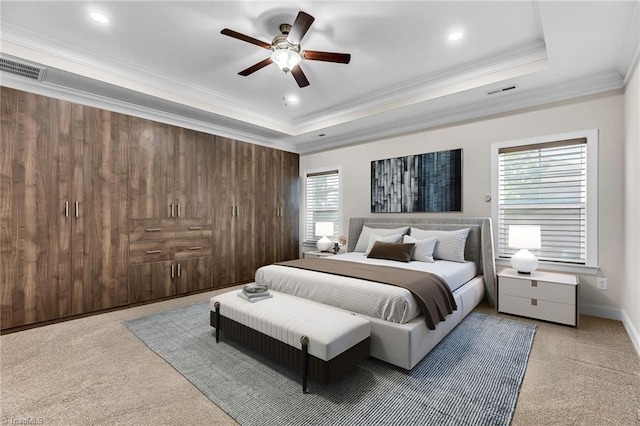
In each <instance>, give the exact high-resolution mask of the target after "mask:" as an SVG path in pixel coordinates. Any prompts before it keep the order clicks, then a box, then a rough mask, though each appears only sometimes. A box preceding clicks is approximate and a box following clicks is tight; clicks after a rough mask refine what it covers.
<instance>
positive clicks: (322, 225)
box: [316, 222, 333, 251]
mask: <svg viewBox="0 0 640 426" xmlns="http://www.w3.org/2000/svg"><path fill="white" fill-rule="evenodd" d="M329 235H333V222H316V237H322V238H320V239H319V240H318V242H317V243H316V247H318V250H320V251H329V250H331V248H332V247H333V243H332V242H331V240H330V239H329V238H327V237H328V236H329Z"/></svg>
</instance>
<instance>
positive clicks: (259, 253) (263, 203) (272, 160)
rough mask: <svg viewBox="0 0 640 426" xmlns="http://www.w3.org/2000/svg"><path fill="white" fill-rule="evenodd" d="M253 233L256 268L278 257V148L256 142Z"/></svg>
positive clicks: (279, 164)
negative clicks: (254, 220)
mask: <svg viewBox="0 0 640 426" xmlns="http://www.w3.org/2000/svg"><path fill="white" fill-rule="evenodd" d="M255 150H256V182H255V193H256V202H255V217H256V223H255V236H256V268H259V267H260V266H264V265H269V264H272V263H274V262H277V261H278V259H279V254H278V251H279V244H280V242H279V240H280V238H281V236H280V206H281V204H280V203H279V196H278V194H279V192H280V191H279V189H278V180H279V174H280V167H281V163H280V160H281V156H280V151H278V150H275V149H271V148H266V147H262V146H256V148H255Z"/></svg>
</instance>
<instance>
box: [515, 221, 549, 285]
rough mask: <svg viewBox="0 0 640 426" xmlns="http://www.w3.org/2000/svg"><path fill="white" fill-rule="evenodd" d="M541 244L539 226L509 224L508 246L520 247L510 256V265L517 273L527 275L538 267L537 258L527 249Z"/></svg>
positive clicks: (536, 247)
mask: <svg viewBox="0 0 640 426" xmlns="http://www.w3.org/2000/svg"><path fill="white" fill-rule="evenodd" d="M541 245H542V244H541V238H540V226H538V225H510V226H509V247H512V248H517V249H520V251H518V252H517V253H516V254H514V255H513V256H511V266H512V267H513V269H515V270H516V271H518V273H519V274H526V275H528V274H531V273H532V272H533V271H535V270H536V269H537V268H538V258H537V257H535V256H534V255H533V253H531V252H530V251H529V249H539V248H540V247H541Z"/></svg>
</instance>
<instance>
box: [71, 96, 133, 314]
mask: <svg viewBox="0 0 640 426" xmlns="http://www.w3.org/2000/svg"><path fill="white" fill-rule="evenodd" d="M72 110H73V119H72V137H73V149H72V150H73V181H72V194H73V195H72V197H71V200H72V203H71V206H70V210H71V212H70V216H71V223H72V226H71V228H72V243H71V247H72V265H73V285H72V287H73V295H72V301H73V309H72V313H73V314H81V313H86V312H92V311H96V310H100V309H108V308H112V307H116V306H122V305H125V304H127V302H128V288H127V287H128V286H127V282H128V265H129V261H128V246H129V232H128V212H127V195H128V189H129V185H128V178H127V173H128V164H129V162H128V157H129V155H128V154H129V152H128V148H129V146H128V126H129V119H128V117H127V116H124V115H121V114H117V113H112V112H109V111H105V110H100V109H96V108H91V107H86V106H82V105H75V104H74V105H73V109H72Z"/></svg>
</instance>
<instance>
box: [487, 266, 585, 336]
mask: <svg viewBox="0 0 640 426" xmlns="http://www.w3.org/2000/svg"><path fill="white" fill-rule="evenodd" d="M578 289H579V282H578V277H577V276H576V275H573V274H561V273H556V272H545V271H534V272H532V273H531V275H524V274H518V272H517V271H516V270H515V269H512V268H506V269H503V270H502V271H500V273H499V274H498V312H504V313H507V314H513V315H520V316H523V317H530V318H536V319H541V320H545V321H551V322H558V323H561V324H567V325H573V326H576V327H577V326H578V321H579V319H580V306H579V304H578Z"/></svg>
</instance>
